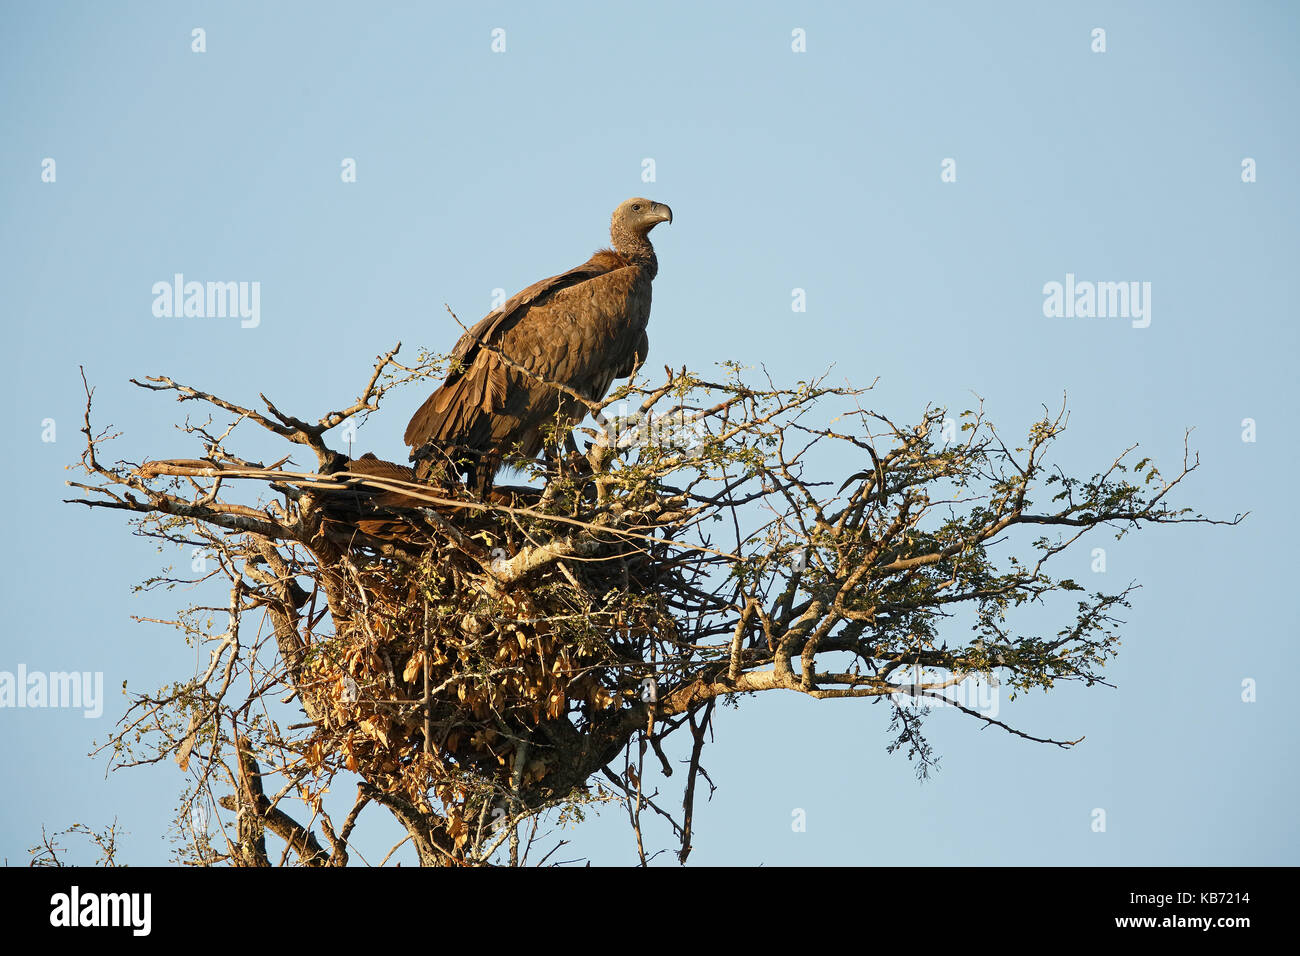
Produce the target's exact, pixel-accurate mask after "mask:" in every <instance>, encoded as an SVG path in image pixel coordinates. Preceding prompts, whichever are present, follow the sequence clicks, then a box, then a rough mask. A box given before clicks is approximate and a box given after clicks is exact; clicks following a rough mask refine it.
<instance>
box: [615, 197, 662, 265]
mask: <svg viewBox="0 0 1300 956" xmlns="http://www.w3.org/2000/svg"><path fill="white" fill-rule="evenodd" d="M672 221H673V211H672V210H671V209H669V208H668V207H667V206H665V205H664V204H663V203H661V202H655V201H654V200H652V199H642V198H641V197H640V196H633V197H632V198H631V199H626V200H624V201H623V202H621V203H619V206H618V208H617V209H615V210H614V215H613V216H611V217H610V220H609V236H610V238H611V239H613V240H614V248H615V249H617V250H618V251H619V252H622V253H624V254H625V255H626V254H633V255H634V254H636V253H637V252H641V251H642V250H643V249H646V250H648V249H649V247H650V241H649V240H648V239H647V238H646V236H647V235H648V234H649V232H650V230H651V229H653V228H654V227H655V226H657V225H659V223H661V222H672Z"/></svg>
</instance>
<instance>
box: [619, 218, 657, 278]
mask: <svg viewBox="0 0 1300 956" xmlns="http://www.w3.org/2000/svg"><path fill="white" fill-rule="evenodd" d="M609 238H610V239H611V240H613V244H614V251H615V252H617V253H618V254H619V255H620V256H622V257H623V258H624V259H626V260H627V261H628V262H629V263H631V264H632V265H634V266H640V267H641V268H642V269H643V270H645V271H646V272H648V273H649V274H650V278H651V279H653V278H654V277H655V274H656V273H657V272H658V271H659V260H658V259H657V258H656V257H655V247H654V246H652V245H650V237H649V236H648V235H647V234H646V233H644V232H642V233H636V232H633V231H632V230H631V229H622V228H618V227H615V228H613V229H611V230H610V233H609Z"/></svg>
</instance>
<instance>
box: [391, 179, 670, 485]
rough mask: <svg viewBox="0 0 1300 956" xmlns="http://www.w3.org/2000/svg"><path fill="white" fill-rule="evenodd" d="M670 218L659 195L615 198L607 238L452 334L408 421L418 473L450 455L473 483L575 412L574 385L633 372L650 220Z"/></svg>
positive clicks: (644, 312)
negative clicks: (443, 361) (433, 380)
mask: <svg viewBox="0 0 1300 956" xmlns="http://www.w3.org/2000/svg"><path fill="white" fill-rule="evenodd" d="M672 221H673V211H672V210H671V209H669V208H668V207H667V206H665V205H664V204H663V203H659V202H653V201H651V200H649V199H642V198H639V197H635V198H632V199H629V200H627V201H626V202H623V203H621V204H620V205H619V207H618V208H617V209H615V210H614V215H613V216H612V217H611V219H610V226H609V235H610V240H611V244H610V248H607V249H599V250H597V251H596V253H595V254H594V255H593V256H592V257H591V258H590V259H588V260H587V261H586V262H584V263H583V264H582V265H580V266H578V267H577V268H574V269H570V270H569V271H568V272H563V273H561V274H559V275H555V276H551V277H550V278H549V279H542V280H541V281H540V282H534V283H533V284H532V285H530V286H529V287H528V288H526V289H524V290H523V291H522V292H519V293H517V294H516V295H514V296H512V297H511V298H510V299H508V300H507V301H506V303H505V304H504V305H502V306H501V307H500V308H499V309H495V310H493V311H492V312H489V313H488V314H487V315H486V316H484V317H483V318H482V319H481V320H480V321H479V322H478V323H477V324H476V325H475V326H474V327H473V328H471V329H470V330H469V331H467V332H466V333H465V334H464V335H462V336H461V337H460V341H458V342H457V343H456V346H455V348H454V349H453V350H452V353H451V366H450V368H449V370H448V372H447V377H446V379H445V380H444V381H443V383H442V384H441V385H440V386H439V387H438V389H437V391H435V392H434V393H433V394H432V395H430V396H429V397H428V399H426V400H425V402H424V404H423V405H421V406H420V408H419V410H418V411H416V413H415V415H414V416H412V418H411V421H410V424H408V425H407V426H406V434H405V439H406V444H407V445H409V446H411V449H412V451H411V460H412V461H413V462H415V463H416V474H417V475H418V476H419V477H420V478H421V479H422V480H426V481H427V480H432V479H433V478H434V477H436V476H439V475H441V474H443V473H445V469H444V465H445V464H447V463H450V464H451V466H452V467H454V468H455V470H456V471H457V472H460V473H463V474H464V475H465V477H466V478H467V479H468V480H469V481H471V482H472V484H473V486H474V488H475V489H476V490H477V491H478V492H479V493H480V494H483V493H485V492H486V491H488V490H489V489H490V488H491V486H492V481H493V478H494V477H495V475H496V472H497V471H498V470H499V469H500V468H501V466H502V464H503V461H505V460H506V459H508V458H510V457H511V456H513V455H519V456H521V457H522V458H525V459H527V458H534V457H536V456H537V453H538V452H539V451H541V449H542V446H543V443H544V442H545V441H546V433H545V432H546V429H547V427H548V426H549V425H551V424H552V423H555V422H557V420H558V423H559V424H560V426H561V428H564V429H568V428H572V427H573V426H574V425H576V424H578V422H580V421H582V419H583V418H584V417H585V416H586V414H587V407H586V406H585V405H584V404H583V403H582V402H581V401H579V400H578V399H576V398H575V397H574V396H575V395H580V396H582V397H583V398H585V399H587V400H588V401H599V400H600V399H602V398H604V397H605V393H606V392H607V391H608V390H609V386H610V384H611V383H612V382H613V381H614V379H616V378H627V377H629V376H631V375H633V374H635V372H636V370H637V368H638V367H640V364H641V363H642V362H644V361H645V357H646V352H647V350H648V349H649V340H648V339H647V337H646V323H647V322H648V320H649V318H650V284H651V282H652V281H653V280H654V277H655V274H656V273H657V272H658V270H659V262H658V260H657V259H656V258H655V251H654V247H653V246H652V245H651V244H650V230H651V229H653V228H654V227H655V226H657V225H658V224H659V223H661V222H672Z"/></svg>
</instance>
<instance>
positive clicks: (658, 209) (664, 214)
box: [653, 202, 673, 225]
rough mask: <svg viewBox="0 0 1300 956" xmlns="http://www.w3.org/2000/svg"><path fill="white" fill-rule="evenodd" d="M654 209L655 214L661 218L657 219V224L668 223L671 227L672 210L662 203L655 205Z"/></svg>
mask: <svg viewBox="0 0 1300 956" xmlns="http://www.w3.org/2000/svg"><path fill="white" fill-rule="evenodd" d="M653 208H654V212H655V214H656V215H658V216H659V218H658V219H656V220H655V222H666V223H668V224H670V225H671V224H672V221H673V211H672V210H671V209H669V208H668V207H667V206H665V205H664V204H663V203H661V202H657V203H655V204H654V207H653Z"/></svg>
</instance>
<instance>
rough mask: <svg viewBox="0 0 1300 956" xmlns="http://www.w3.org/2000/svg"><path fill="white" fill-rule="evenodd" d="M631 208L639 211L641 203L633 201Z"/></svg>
mask: <svg viewBox="0 0 1300 956" xmlns="http://www.w3.org/2000/svg"><path fill="white" fill-rule="evenodd" d="M632 210H633V211H634V212H640V211H641V204H640V203H635V204H634V205H633V206H632Z"/></svg>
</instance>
